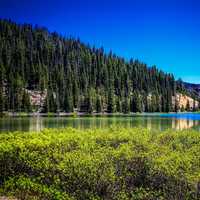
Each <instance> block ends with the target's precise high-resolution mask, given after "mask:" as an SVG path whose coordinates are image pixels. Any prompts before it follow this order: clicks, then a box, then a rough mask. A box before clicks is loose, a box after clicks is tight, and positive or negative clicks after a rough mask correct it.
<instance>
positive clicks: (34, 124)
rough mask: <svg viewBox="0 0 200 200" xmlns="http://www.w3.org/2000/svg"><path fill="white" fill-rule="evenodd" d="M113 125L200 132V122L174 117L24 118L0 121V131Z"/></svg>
mask: <svg viewBox="0 0 200 200" xmlns="http://www.w3.org/2000/svg"><path fill="white" fill-rule="evenodd" d="M111 125H117V126H123V127H128V128H131V127H144V128H148V129H155V130H165V129H176V130H183V129H188V128H192V129H196V130H198V131H200V120H199V119H198V120H196V119H194V120H193V119H192V118H191V117H190V118H180V117H177V118H176V117H174V116H171V117H169V116H133V117H80V118H70V117H22V118H3V119H0V131H40V130H42V129H44V128H63V127H75V128H79V129H86V128H105V127H108V126H111Z"/></svg>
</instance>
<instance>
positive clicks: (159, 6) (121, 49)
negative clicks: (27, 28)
mask: <svg viewBox="0 0 200 200" xmlns="http://www.w3.org/2000/svg"><path fill="white" fill-rule="evenodd" d="M0 18H10V19H12V20H13V21H16V22H18V23H23V22H26V23H32V24H39V25H42V26H45V27H47V28H48V29H49V30H50V31H57V32H59V33H61V34H63V35H65V36H70V35H72V36H74V37H79V38H80V39H81V40H82V41H83V42H86V43H89V44H90V45H95V46H96V47H101V46H103V47H104V48H105V50H106V51H109V50H112V51H113V52H114V53H116V54H117V55H120V56H123V57H125V58H126V59H129V58H131V57H133V58H134V59H136V58H137V59H139V60H141V61H143V62H145V63H147V64H148V65H149V66H151V65H156V66H157V67H158V68H160V69H162V70H164V71H166V72H170V73H174V75H175V77H176V78H179V77H180V78H182V79H183V80H184V81H189V82H193V83H200V1H198V0H107V1H106V0H71V1H70V0H49V1H48V0H46V1H43V0H0Z"/></svg>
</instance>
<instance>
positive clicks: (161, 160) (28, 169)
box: [0, 127, 200, 200]
mask: <svg viewBox="0 0 200 200" xmlns="http://www.w3.org/2000/svg"><path fill="white" fill-rule="evenodd" d="M199 152H200V134H199V132H195V131H192V130H185V131H179V132H175V131H170V130H167V131H164V132H162V133H159V132H155V131H154V132H153V131H149V130H146V129H141V128H140V129H137V128H135V129H127V128H126V129H125V128H119V127H110V128H107V129H96V130H91V129H89V130H78V129H72V128H66V129H46V130H44V131H42V132H39V133H37V132H27V133H22V132H15V133H3V134H0V196H7V197H9V196H10V197H15V198H17V199H28V200H30V199H45V200H46V199H74V200H75V199H83V200H84V199H93V200H94V199H97V200H100V199H119V200H125V199H132V200H143V199H144V200H145V199H146V200H151V199H152V200H154V199H169V200H171V199H181V200H184V199H200V153H199Z"/></svg>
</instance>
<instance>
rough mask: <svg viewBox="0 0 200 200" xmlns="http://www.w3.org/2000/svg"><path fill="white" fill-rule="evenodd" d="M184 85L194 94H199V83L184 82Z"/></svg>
mask: <svg viewBox="0 0 200 200" xmlns="http://www.w3.org/2000/svg"><path fill="white" fill-rule="evenodd" d="M184 86H185V88H186V89H187V90H189V91H190V92H194V93H195V94H197V95H198V96H200V84H194V83H187V82H184Z"/></svg>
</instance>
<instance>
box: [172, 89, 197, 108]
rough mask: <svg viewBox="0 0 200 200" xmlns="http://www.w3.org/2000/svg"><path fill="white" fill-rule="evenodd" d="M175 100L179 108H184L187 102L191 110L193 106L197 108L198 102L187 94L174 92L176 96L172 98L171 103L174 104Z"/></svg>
mask: <svg viewBox="0 0 200 200" xmlns="http://www.w3.org/2000/svg"><path fill="white" fill-rule="evenodd" d="M175 101H177V102H178V105H179V107H180V108H182V107H183V108H184V109H185V108H186V107H187V104H188V103H189V105H190V109H191V110H192V109H193V108H194V107H195V108H198V106H199V102H198V101H195V100H194V99H193V98H191V97H189V96H187V95H183V94H180V93H178V94H176V97H173V98H172V104H173V105H175Z"/></svg>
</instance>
